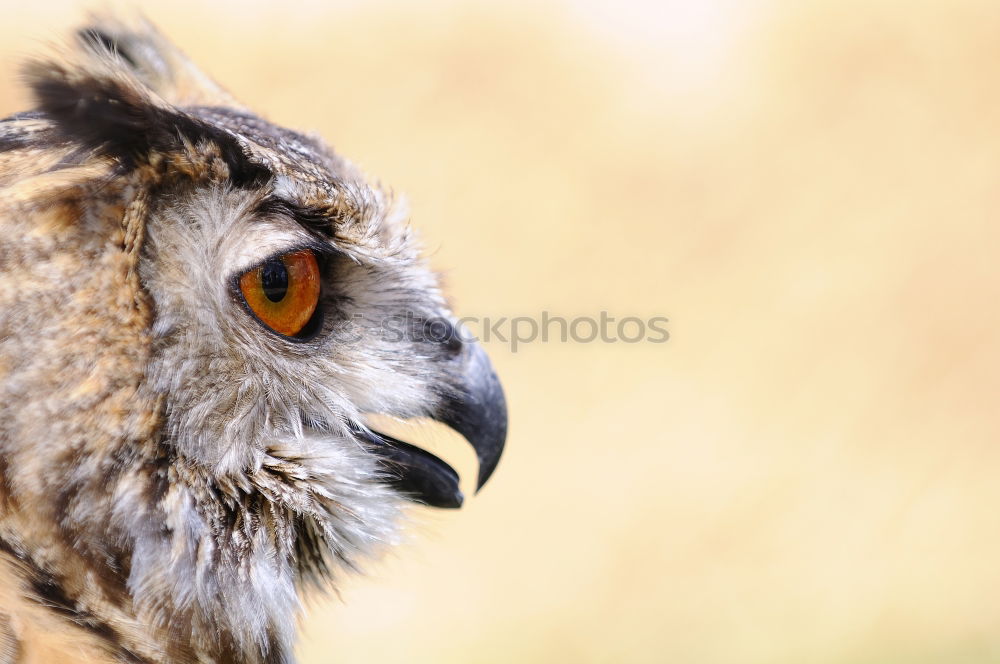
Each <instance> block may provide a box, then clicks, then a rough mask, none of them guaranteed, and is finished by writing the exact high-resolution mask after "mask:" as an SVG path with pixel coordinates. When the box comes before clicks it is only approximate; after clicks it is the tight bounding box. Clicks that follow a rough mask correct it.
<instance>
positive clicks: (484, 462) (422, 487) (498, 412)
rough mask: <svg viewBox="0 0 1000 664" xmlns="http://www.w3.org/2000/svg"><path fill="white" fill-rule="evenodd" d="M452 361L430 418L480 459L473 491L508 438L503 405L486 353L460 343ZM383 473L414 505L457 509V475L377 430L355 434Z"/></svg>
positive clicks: (459, 496) (494, 464)
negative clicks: (461, 439)
mask: <svg viewBox="0 0 1000 664" xmlns="http://www.w3.org/2000/svg"><path fill="white" fill-rule="evenodd" d="M446 361H448V362H453V363H454V364H453V367H454V371H452V372H451V373H450V376H449V380H448V381H447V384H446V385H444V386H442V394H441V402H440V406H439V408H438V412H436V413H435V414H434V419H436V420H438V421H439V422H441V423H443V424H447V425H448V426H449V427H451V428H452V429H454V430H455V431H457V432H458V433H460V434H462V436H464V437H465V439H466V440H467V441H469V443H470V444H471V445H472V447H473V449H475V450H476V457H477V458H478V459H479V478H478V482H477V484H476V491H477V492H478V491H479V490H480V489H482V488H483V485H484V484H486V481H487V480H488V479H489V478H490V476H491V475H492V474H493V471H494V470H496V467H497V464H498V463H499V462H500V455H501V454H502V453H503V446H504V441H505V440H506V438H507V402H506V400H505V399H504V395H503V389H502V388H501V387H500V381H499V380H498V379H497V375H496V372H494V371H493V365H492V364H490V360H489V358H488V357H487V356H486V352H485V351H484V350H483V349H482V347H480V346H479V345H478V344H476V343H471V342H470V343H463V344H461V347H460V352H459V353H458V355H457V356H456V357H454V358H452V359H449V360H446ZM359 433H360V434H361V435H363V436H364V437H365V438H367V440H368V442H370V443H371V444H372V445H371V449H372V452H374V453H375V454H376V455H378V457H379V461H380V463H381V465H382V467H383V469H384V470H385V471H386V474H387V476H388V481H389V483H390V484H391V485H392V486H394V487H395V488H396V489H397V490H399V491H400V492H401V493H403V494H405V495H407V496H409V497H410V498H412V499H413V500H415V501H417V502H421V503H424V504H426V505H430V506H432V507H461V506H462V500H463V499H464V496H463V495H462V492H461V490H459V488H458V479H459V478H458V473H456V472H455V470H454V469H453V468H452V467H451V466H449V465H448V464H447V463H445V462H444V461H442V460H441V459H439V458H438V457H436V456H434V455H433V454H431V453H430V452H426V451H424V450H422V449H420V448H419V447H415V446H413V445H410V444H409V443H404V442H403V441H401V440H398V439H396V438H393V437H392V436H387V435H385V434H382V433H378V432H377V431H370V430H365V431H363V432H359Z"/></svg>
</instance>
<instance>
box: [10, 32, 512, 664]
mask: <svg viewBox="0 0 1000 664" xmlns="http://www.w3.org/2000/svg"><path fill="white" fill-rule="evenodd" d="M56 53H57V54H56V55H53V56H51V57H49V58H47V59H38V60H34V61H31V62H29V63H28V64H27V65H26V66H25V68H24V77H25V80H26V82H27V84H28V86H29V88H30V91H31V93H32V95H33V99H34V110H30V111H27V112H24V113H19V114H17V115H14V116H12V117H9V118H6V119H4V120H0V228H2V232H3V238H2V240H0V403H2V404H3V406H2V408H3V412H2V416H0V660H2V661H17V662H46V661H53V662H69V661H76V662H172V663H178V662H179V663H186V662H246V663H249V664H253V663H256V662H273V663H278V662H291V661H292V660H293V654H292V646H293V641H294V632H295V623H296V619H297V616H298V609H299V603H300V597H301V594H302V592H303V590H305V589H306V588H307V587H309V586H311V585H319V586H326V585H328V582H329V580H330V579H331V576H332V575H335V574H336V573H337V572H338V571H339V570H341V569H344V568H351V567H353V566H355V565H356V563H357V561H359V560H360V559H362V558H363V557H364V556H366V555H369V554H371V553H373V552H374V551H376V550H377V549H378V548H379V547H380V546H381V545H383V544H384V543H386V542H389V541H391V540H392V538H393V533H394V527H395V523H396V521H397V517H398V516H399V512H400V510H401V508H402V507H403V505H404V504H405V503H406V502H407V501H416V502H420V503H424V504H429V505H432V506H438V507H457V506H458V505H460V503H461V501H462V494H461V493H460V492H459V489H458V476H457V474H456V473H455V471H454V470H452V469H451V468H450V467H449V466H448V465H446V464H445V463H444V462H443V461H441V460H440V459H438V458H437V457H435V456H433V455H432V454H430V453H428V452H426V451H424V450H422V449H420V448H418V447H415V446H413V445H410V444H407V443H405V442H403V441H401V440H397V439H395V438H393V437H391V436H388V435H385V434H382V433H379V432H378V431H376V430H374V429H373V428H372V427H371V425H370V423H371V421H372V419H371V418H370V417H368V416H370V415H371V414H375V413H381V414H387V415H389V416H393V417H397V418H412V417H429V418H433V419H435V420H438V421H441V422H443V423H445V424H447V425H449V426H450V427H452V428H453V429H455V430H456V431H458V432H459V433H461V434H462V435H463V436H464V437H465V438H466V439H468V441H469V442H470V443H471V444H472V446H473V447H474V448H475V450H476V453H477V457H478V459H479V463H480V466H479V477H478V486H479V487H481V486H482V485H483V483H484V482H486V480H487V479H488V478H489V477H490V474H491V473H492V472H493V470H494V468H495V467H496V464H497V461H498V459H499V457H500V453H501V450H502V448H503V445H504V439H505V436H506V428H507V415H506V406H505V403H504V397H503V393H502V391H501V388H500V385H499V383H498V381H497V378H496V375H495V373H494V371H493V369H492V368H491V365H490V363H489V360H488V359H487V357H486V355H485V354H484V352H483V351H482V349H481V348H480V347H479V346H477V345H476V344H475V343H474V342H473V341H472V340H471V339H469V338H467V335H464V334H462V333H461V329H460V327H459V324H458V323H457V321H456V319H455V318H454V317H453V315H452V314H451V313H450V311H449V308H448V305H447V303H446V301H445V299H444V297H443V296H442V294H441V291H440V289H439V285H438V280H437V278H436V276H435V275H434V274H433V273H432V272H431V271H430V270H429V269H428V267H427V266H426V265H425V264H424V263H423V262H422V260H421V258H420V255H419V250H418V247H416V243H415V240H414V239H413V237H412V236H411V233H410V232H409V231H408V228H407V225H406V220H405V219H404V218H402V213H401V212H399V211H398V207H396V206H393V204H392V201H391V200H390V197H389V196H388V195H387V194H385V193H384V192H383V191H382V190H380V189H379V188H378V187H376V186H373V185H371V184H369V183H368V182H367V181H366V180H365V178H364V177H363V175H362V174H361V173H360V172H359V171H358V170H357V169H356V168H355V167H353V166H352V165H351V164H350V163H349V162H347V161H345V160H344V159H343V158H342V157H340V156H338V155H337V154H335V153H334V152H333V151H332V150H330V149H329V148H327V147H326V146H325V145H324V144H323V143H322V142H321V141H319V140H318V139H316V138H314V137H312V136H309V135H304V134H301V133H297V132H294V131H290V130H288V129H284V128H281V127H278V126H276V125H273V124H271V123H270V122H268V121H266V120H263V119H262V118H261V117H260V116H258V115H255V114H254V113H252V112H250V111H248V110H247V109H246V108H244V107H243V106H241V105H240V104H239V103H238V102H236V101H235V100H234V99H232V98H231V97H230V96H229V95H228V94H227V93H226V92H224V91H223V90H222V89H221V88H219V87H218V86H217V85H215V84H214V83H213V82H212V81H211V80H209V79H208V78H207V77H206V76H205V75H204V74H202V73H201V72H199V71H198V70H197V69H196V68H195V67H194V66H193V65H192V64H191V63H190V62H189V61H188V60H187V59H186V58H185V57H184V56H183V55H182V54H181V53H180V52H179V51H178V50H177V49H175V48H174V47H173V46H171V45H170V44H169V43H168V42H167V41H166V40H165V39H164V38H162V37H161V36H160V35H159V34H158V33H157V32H156V31H155V30H154V29H152V28H151V27H149V26H148V25H145V24H140V25H131V24H126V23H116V22H112V21H99V22H97V23H95V24H94V25H92V26H89V27H87V28H85V29H83V30H81V31H79V33H78V34H77V35H76V37H75V39H74V40H73V43H72V45H71V46H68V47H65V48H63V49H61V50H59V51H57V52H56ZM4 658H6V659H4Z"/></svg>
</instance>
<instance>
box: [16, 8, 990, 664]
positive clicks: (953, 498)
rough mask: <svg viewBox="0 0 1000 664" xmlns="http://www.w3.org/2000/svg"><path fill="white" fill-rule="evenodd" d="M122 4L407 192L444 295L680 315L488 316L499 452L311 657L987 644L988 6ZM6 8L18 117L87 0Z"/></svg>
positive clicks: (985, 658)
mask: <svg viewBox="0 0 1000 664" xmlns="http://www.w3.org/2000/svg"><path fill="white" fill-rule="evenodd" d="M142 7H143V10H144V11H145V12H146V13H147V14H148V15H149V16H150V17H151V18H153V19H154V20H155V21H156V22H157V23H159V24H160V26H161V27H162V29H163V30H164V31H165V32H167V33H168V34H170V35H172V36H173V37H174V38H175V39H176V40H177V41H178V42H179V43H180V45H181V46H182V47H183V48H184V49H186V50H187V51H188V52H189V54H190V55H192V56H193V57H194V59H195V60H196V61H198V62H200V63H202V64H203V65H204V67H205V68H206V69H207V70H208V71H209V72H210V73H212V74H213V75H214V76H215V77H216V78H218V79H219V80H220V81H222V82H223V84H224V85H226V86H227V87H229V88H230V89H231V90H232V91H233V92H234V93H235V94H236V95H237V96H239V97H241V98H242V99H244V100H245V101H246V102H248V103H249V104H250V105H251V106H253V107H254V108H256V109H258V110H259V111H261V112H262V113H264V114H266V115H267V116H268V117H270V118H271V119H273V120H276V121H278V122H280V123H283V124H287V125H290V126H294V127H297V128H304V129H316V130H318V131H320V132H321V133H322V134H324V135H325V136H326V137H327V138H328V139H329V140H330V141H331V142H332V143H333V144H334V145H335V146H336V147H337V148H338V149H339V150H340V151H341V152H343V153H344V154H346V155H347V156H349V157H351V158H353V159H355V160H357V161H358V162H359V163H360V164H361V165H362V166H363V167H364V168H365V169H366V170H368V171H369V172H371V173H373V174H376V175H377V176H378V177H379V178H381V179H382V180H383V181H384V182H386V183H390V184H391V185H392V186H393V187H394V188H396V189H397V190H399V191H402V192H406V193H407V194H408V196H409V199H410V203H411V209H412V217H413V221H414V224H415V226H416V227H417V228H419V229H420V230H421V231H422V233H423V236H424V238H425V240H426V244H427V246H428V249H429V252H430V255H431V257H432V262H433V264H434V265H435V266H436V267H437V268H439V269H441V270H443V271H444V272H445V274H446V278H447V281H448V284H449V288H450V293H451V294H452V296H453V297H454V301H455V303H456V307H457V310H458V312H459V313H460V314H462V315H469V316H494V317H495V316H502V315H507V316H512V315H514V316H516V315H529V316H530V315H538V314H539V313H540V312H541V311H542V310H548V311H550V312H552V313H553V314H561V315H565V316H576V315H595V316H596V315H597V314H598V313H599V312H600V311H601V310H607V311H608V312H609V313H610V314H611V315H614V316H618V317H621V316H628V315H635V316H640V317H649V316H655V315H664V316H668V317H669V318H670V324H669V326H668V327H669V330H670V333H671V340H670V342H669V343H667V344H660V345H655V344H635V345H626V344H602V343H592V344H572V343H568V344H561V343H551V342H550V343H548V344H541V343H535V344H530V345H526V346H524V347H523V348H521V349H519V350H518V352H517V353H512V352H511V351H510V349H509V348H508V347H507V346H506V345H505V344H502V343H491V344H489V350H490V352H491V355H492V356H493V358H494V360H495V362H496V364H497V367H498V370H499V372H500V374H501V376H502V378H503V380H504V382H505V386H506V389H507V393H508V398H509V402H510V411H511V429H510V439H509V447H508V453H507V455H506V456H505V458H504V460H503V462H502V464H501V466H500V468H499V470H498V472H497V474H496V476H495V478H494V479H493V481H492V482H491V484H490V485H489V486H488V487H487V488H486V489H485V490H484V492H483V493H482V494H481V495H480V496H479V497H477V498H475V499H472V500H470V501H469V502H468V504H467V508H466V509H464V510H462V511H461V512H456V513H441V512H431V511H415V512H414V522H415V523H414V526H413V527H412V528H411V529H410V541H409V542H408V543H407V544H406V545H405V546H403V547H401V548H399V549H398V550H396V551H395V552H394V553H393V554H392V555H391V556H390V557H389V558H388V559H386V560H384V561H382V562H380V563H377V564H373V565H372V566H371V568H370V570H369V575H368V576H367V577H365V578H357V579H350V580H347V581H346V582H345V584H344V586H343V588H342V591H341V599H340V600H338V599H336V598H334V599H332V600H327V601H323V602H317V603H315V604H314V606H313V607H312V609H311V611H310V613H309V617H308V619H307V620H306V621H305V631H304V638H303V640H302V643H301V647H300V653H301V657H302V660H303V661H304V662H308V663H320V662H323V663H327V662H436V663H440V662H459V663H466V662H475V663H478V662H514V661H516V662H684V663H693V664H700V663H716V662H723V663H728V662H739V663H758V662H759V663H778V664H782V663H788V664H791V663H801V662H818V663H827V662H830V663H833V662H836V663H849V664H867V663H871V664H876V663H878V664H883V663H890V662H907V663H909V662H949V663H954V662H992V661H1000V570H998V569H997V568H998V567H1000V481H998V478H1000V440H998V433H1000V417H998V416H997V413H996V400H997V393H998V388H1000V379H998V370H1000V340H998V338H997V333H998V322H1000V314H998V309H997V302H998V295H1000V278H998V276H997V265H998V260H997V254H998V249H1000V225H998V224H997V212H998V210H1000V5H998V4H997V3H996V2H991V1H983V2H975V1H970V0H955V1H952V2H932V3H931V2H927V3H925V2H914V1H913V0H910V1H907V2H902V1H900V2H891V1H888V0H868V1H861V0H846V1H845V0H828V1H820V0H813V1H809V2H791V1H788V2H783V3H778V2H753V1H749V0H742V1H740V0H689V1H686V2H685V1H682V0H661V1H659V2H652V1H650V2H640V3H627V4H621V5H620V4H618V3H615V2H613V1H612V0H588V1H587V2H583V3H579V2H570V0H548V1H547V2H544V3H526V2H525V3H506V2H505V3H501V2H484V1H478V2H472V3H468V2H462V3H459V2H457V1H453V0H434V1H432V2H425V3H420V4H417V3H403V2H387V1H383V0H379V1H377V2H374V3H371V2H366V3H361V2H335V3H332V4H328V3H321V2H318V1H316V2H306V3H294V4H293V3H287V5H286V6H285V7H283V8H277V7H275V6H273V5H272V4H270V3H264V2H241V3H236V2H229V3H224V4H215V5H213V6H212V7H211V8H207V7H203V6H200V5H199V4H197V3H194V2H190V1H187V0H185V1H182V2H177V3H173V4H171V5H170V6H169V7H168V6H166V5H159V4H152V3H149V4H145V5H142ZM0 9H2V15H3V17H4V18H3V21H2V25H0V66H2V80H3V83H2V85H0V113H4V114H6V113H8V112H12V111H14V110H17V109H20V108H22V107H23V106H24V105H25V103H26V99H25V97H24V95H23V93H22V92H20V91H19V90H18V89H17V88H16V87H15V86H14V81H15V79H16V75H15V72H16V62H17V59H18V58H19V57H21V56H22V55H24V54H28V53H31V52H34V51H36V50H37V49H38V48H39V45H40V44H41V43H42V42H45V41H47V40H51V39H56V38H59V37H60V36H62V35H63V34H64V31H65V29H66V28H67V27H68V26H69V25H71V24H73V23H74V22H75V21H76V20H77V19H78V18H79V17H80V16H81V15H82V13H83V12H82V10H81V9H80V8H79V6H78V5H77V4H76V3H67V2H62V3H46V4H44V5H41V4H38V3H26V2H23V1H20V0H19V2H17V3H12V2H8V1H7V0H4V1H3V4H2V7H0ZM429 437H433V436H429ZM438 438H440V436H438ZM438 447H439V449H444V453H445V454H446V456H448V458H449V459H451V460H452V461H453V462H454V463H455V464H456V465H457V466H458V467H459V468H461V469H462V470H463V472H464V475H465V476H467V477H469V476H472V475H473V472H474V459H473V457H472V454H471V452H469V451H467V450H465V448H464V447H462V446H460V445H457V444H455V442H454V441H450V442H449V441H448V440H443V441H438Z"/></svg>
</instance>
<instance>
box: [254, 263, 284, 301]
mask: <svg viewBox="0 0 1000 664" xmlns="http://www.w3.org/2000/svg"><path fill="white" fill-rule="evenodd" d="M260 284H261V287H262V288H263V289H264V295H265V296H267V299H269V300H270V301H271V302H281V301H282V300H283V299H284V298H285V293H287V292H288V270H287V269H285V264H284V263H282V262H281V261H280V260H278V259H275V260H271V261H268V262H266V263H264V266H263V267H262V268H261V269H260Z"/></svg>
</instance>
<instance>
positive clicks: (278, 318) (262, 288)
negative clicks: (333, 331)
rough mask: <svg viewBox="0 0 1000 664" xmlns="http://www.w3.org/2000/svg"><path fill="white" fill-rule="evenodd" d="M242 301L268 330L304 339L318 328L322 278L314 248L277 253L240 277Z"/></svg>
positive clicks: (292, 337)
mask: <svg viewBox="0 0 1000 664" xmlns="http://www.w3.org/2000/svg"><path fill="white" fill-rule="evenodd" d="M237 286H238V287H239V291H240V294H241V295H242V296H243V301H244V303H245V304H246V305H247V308H248V309H250V312H251V313H252V314H253V315H254V317H255V318H256V319H257V320H258V321H260V323H261V324H263V325H264V327H266V328H267V329H269V330H270V331H271V332H274V333H275V334H278V335H279V336H282V337H287V338H291V339H297V340H302V339H303V338H304V337H307V336H310V333H311V332H312V331H314V330H315V328H316V324H315V322H316V320H317V318H318V315H319V299H320V291H321V278H320V268H319V262H318V261H317V259H316V254H315V253H314V252H313V251H312V250H311V249H299V250H296V251H290V252H287V253H284V254H278V255H276V256H272V257H271V258H269V259H267V260H266V261H264V262H263V263H261V264H260V265H257V266H256V267H254V268H252V269H250V270H247V271H246V272H244V273H243V274H241V275H240V276H239V277H238V278H237Z"/></svg>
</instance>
